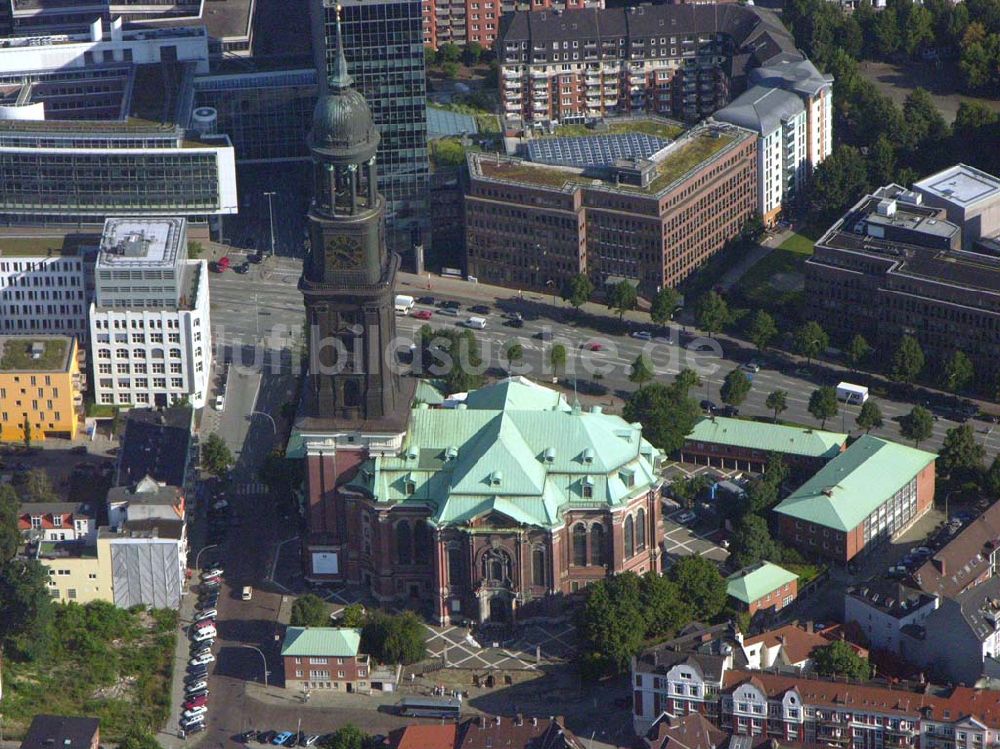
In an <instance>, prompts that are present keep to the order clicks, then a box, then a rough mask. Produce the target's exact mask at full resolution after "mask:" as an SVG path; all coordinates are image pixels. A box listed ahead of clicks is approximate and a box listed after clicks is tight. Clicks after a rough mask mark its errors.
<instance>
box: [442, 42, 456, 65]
mask: <svg viewBox="0 0 1000 749" xmlns="http://www.w3.org/2000/svg"><path fill="white" fill-rule="evenodd" d="M438 58H439V59H441V60H443V61H445V62H458V61H459V60H461V59H462V48H461V47H459V46H458V45H457V44H452V43H451V42H445V43H444V44H442V45H441V46H439V47H438Z"/></svg>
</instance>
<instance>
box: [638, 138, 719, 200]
mask: <svg viewBox="0 0 1000 749" xmlns="http://www.w3.org/2000/svg"><path fill="white" fill-rule="evenodd" d="M735 140H736V138H735V137H734V136H732V135H725V134H719V135H718V137H713V136H712V135H709V134H708V133H700V134H698V135H695V136H694V137H692V138H691V140H689V141H688V142H687V143H684V144H683V145H681V146H680V147H679V148H677V150H675V151H674V152H673V153H671V154H670V155H669V156H667V157H666V158H664V159H663V161H661V162H660V163H659V164H658V165H657V168H656V172H657V176H656V179H654V180H653V181H652V182H650V183H649V188H648V190H649V192H659V191H660V190H662V189H663V188H664V187H666V186H667V185H669V184H670V183H671V182H673V181H674V180H675V179H679V178H680V177H683V176H684V175H685V174H687V173H688V172H689V171H691V170H692V169H694V168H695V167H696V166H698V164H700V163H701V162H703V161H707V160H708V159H710V158H712V157H713V156H715V154H717V153H718V152H719V151H721V150H722V149H723V148H725V147H726V146H728V145H729V144H730V143H732V142H733V141H735Z"/></svg>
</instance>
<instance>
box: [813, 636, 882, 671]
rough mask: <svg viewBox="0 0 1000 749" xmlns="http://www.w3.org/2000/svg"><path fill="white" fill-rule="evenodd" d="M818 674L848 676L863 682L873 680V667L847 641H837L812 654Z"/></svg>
mask: <svg viewBox="0 0 1000 749" xmlns="http://www.w3.org/2000/svg"><path fill="white" fill-rule="evenodd" d="M812 657H813V664H814V665H815V668H816V672H817V673H818V674H820V675H821V676H846V677H847V678H849V679H860V680H862V681H864V680H866V679H870V678H871V665H870V664H869V663H868V660H867V659H866V658H862V657H861V656H860V655H858V654H857V653H855V652H854V648H852V647H851V645H850V643H848V642H847V641H846V640H837V641H836V642H833V643H831V644H829V645H825V646H823V647H821V648H816V649H815V650H813V652H812Z"/></svg>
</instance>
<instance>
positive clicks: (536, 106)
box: [531, 101, 549, 112]
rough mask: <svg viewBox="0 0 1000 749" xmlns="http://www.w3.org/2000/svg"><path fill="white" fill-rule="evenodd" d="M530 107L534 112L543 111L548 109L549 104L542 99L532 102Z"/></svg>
mask: <svg viewBox="0 0 1000 749" xmlns="http://www.w3.org/2000/svg"><path fill="white" fill-rule="evenodd" d="M531 108H532V109H533V110H534V111H536V112H545V111H546V110H548V108H549V105H548V104H546V103H545V102H542V101H536V102H533V103H532V105H531Z"/></svg>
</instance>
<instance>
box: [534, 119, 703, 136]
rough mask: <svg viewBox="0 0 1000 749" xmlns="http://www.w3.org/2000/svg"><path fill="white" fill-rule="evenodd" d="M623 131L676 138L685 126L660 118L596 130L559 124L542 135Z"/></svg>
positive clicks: (634, 121)
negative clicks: (549, 132) (660, 119)
mask: <svg viewBox="0 0 1000 749" xmlns="http://www.w3.org/2000/svg"><path fill="white" fill-rule="evenodd" d="M622 133H645V134H646V135H652V136H654V137H657V138H666V139H667V140H676V139H677V138H679V137H680V136H681V135H682V134H683V133H684V126H683V125H680V124H676V123H672V122H661V121H659V120H626V121H623V122H610V123H608V128H607V129H606V130H595V129H594V128H590V127H587V126H586V125H576V124H572V125H559V126H558V127H557V128H556V129H555V132H553V133H552V134H551V135H550V134H548V133H546V134H545V135H544V136H542V137H556V138H566V137H572V136H588V135H619V134H622Z"/></svg>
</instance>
